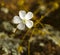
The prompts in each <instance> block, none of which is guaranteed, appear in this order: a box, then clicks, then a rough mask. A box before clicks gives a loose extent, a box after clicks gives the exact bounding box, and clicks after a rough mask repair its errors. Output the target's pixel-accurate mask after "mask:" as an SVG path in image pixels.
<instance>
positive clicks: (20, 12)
mask: <svg viewBox="0 0 60 55" xmlns="http://www.w3.org/2000/svg"><path fill="white" fill-rule="evenodd" d="M25 15H26V12H25V11H24V10H21V11H19V16H20V18H21V19H24V18H25Z"/></svg>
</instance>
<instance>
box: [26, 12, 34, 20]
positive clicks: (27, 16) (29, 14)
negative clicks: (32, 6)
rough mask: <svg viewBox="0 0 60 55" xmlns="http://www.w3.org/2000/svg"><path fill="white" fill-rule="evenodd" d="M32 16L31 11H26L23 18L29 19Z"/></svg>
mask: <svg viewBox="0 0 60 55" xmlns="http://www.w3.org/2000/svg"><path fill="white" fill-rule="evenodd" d="M32 17H33V13H32V12H28V13H27V14H26V16H25V19H26V20H29V19H31V18H32Z"/></svg>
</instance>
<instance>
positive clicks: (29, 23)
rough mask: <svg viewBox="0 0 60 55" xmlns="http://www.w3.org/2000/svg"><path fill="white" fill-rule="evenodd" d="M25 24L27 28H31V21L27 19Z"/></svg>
mask: <svg viewBox="0 0 60 55" xmlns="http://www.w3.org/2000/svg"><path fill="white" fill-rule="evenodd" d="M26 26H27V27H28V28H32V26H33V21H31V20H27V21H26Z"/></svg>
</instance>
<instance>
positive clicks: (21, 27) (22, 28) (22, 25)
mask: <svg viewBox="0 0 60 55" xmlns="http://www.w3.org/2000/svg"><path fill="white" fill-rule="evenodd" d="M17 28H18V29H19V30H24V29H25V24H23V23H20V24H18V25H17Z"/></svg>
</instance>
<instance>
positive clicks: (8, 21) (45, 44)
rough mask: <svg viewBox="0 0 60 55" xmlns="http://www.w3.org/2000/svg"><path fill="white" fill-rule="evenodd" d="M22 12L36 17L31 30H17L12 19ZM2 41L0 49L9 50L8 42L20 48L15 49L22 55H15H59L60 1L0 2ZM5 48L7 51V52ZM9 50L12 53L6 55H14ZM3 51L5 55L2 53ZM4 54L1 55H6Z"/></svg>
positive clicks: (11, 0)
mask: <svg viewBox="0 0 60 55" xmlns="http://www.w3.org/2000/svg"><path fill="white" fill-rule="evenodd" d="M20 10H25V11H26V12H29V11H31V12H32V13H33V14H34V17H33V19H32V20H33V22H34V26H33V28H32V29H30V30H29V29H28V28H26V30H24V31H21V30H16V25H15V24H13V23H12V19H13V17H14V16H15V15H19V11H20ZM15 30H16V32H14V31H15ZM30 34H31V35H30ZM30 37H31V38H30ZM41 37H43V38H41ZM10 38H11V39H10ZM7 39H8V40H7ZM13 40H14V41H13ZM15 40H19V41H15ZM0 41H1V43H0V48H4V45H6V46H10V44H8V43H6V42H9V43H12V41H13V42H14V43H15V45H17V44H18V46H15V47H16V48H18V52H19V53H18V54H16V51H15V50H13V51H15V55H19V54H20V53H21V55H60V53H59V51H60V0H0ZM29 41H30V42H29ZM2 42H3V43H5V44H4V45H3V44H2ZM28 42H29V43H28ZM40 43H41V44H40ZM12 44H13V43H12ZM12 44H11V46H13V47H12V48H14V45H12ZM1 46H3V47H1ZM5 48H6V47H5ZM5 48H4V51H6V49H8V48H6V49H5ZM10 49H11V48H10ZM10 49H9V51H11V53H9V52H8V51H6V52H8V54H5V53H4V54H5V55H9V54H10V55H14V54H12V50H10ZM0 51H1V52H4V51H2V49H1V50H0ZM1 52H0V55H2V54H3V53H1Z"/></svg>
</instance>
